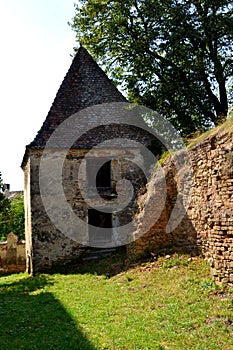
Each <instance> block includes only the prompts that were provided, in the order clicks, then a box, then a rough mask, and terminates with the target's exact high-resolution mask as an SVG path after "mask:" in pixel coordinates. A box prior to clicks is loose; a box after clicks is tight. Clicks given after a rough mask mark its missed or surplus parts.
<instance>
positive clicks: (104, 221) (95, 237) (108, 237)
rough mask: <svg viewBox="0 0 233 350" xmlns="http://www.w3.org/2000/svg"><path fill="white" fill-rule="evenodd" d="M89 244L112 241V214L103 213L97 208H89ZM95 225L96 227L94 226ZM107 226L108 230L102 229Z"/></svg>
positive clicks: (101, 243) (95, 244)
mask: <svg viewBox="0 0 233 350" xmlns="http://www.w3.org/2000/svg"><path fill="white" fill-rule="evenodd" d="M88 224H90V225H92V226H89V244H90V245H91V246H98V245H103V246H104V244H106V243H111V242H112V214H111V213H103V212H101V211H98V210H96V209H89V210H88ZM93 226H94V227H93ZM102 228H106V230H104V231H103V230H101V229H102Z"/></svg>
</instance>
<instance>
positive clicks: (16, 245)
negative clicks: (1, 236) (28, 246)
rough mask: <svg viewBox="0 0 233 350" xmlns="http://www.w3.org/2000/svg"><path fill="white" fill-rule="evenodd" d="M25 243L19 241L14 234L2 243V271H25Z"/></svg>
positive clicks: (9, 235) (0, 259) (0, 253)
mask: <svg viewBox="0 0 233 350" xmlns="http://www.w3.org/2000/svg"><path fill="white" fill-rule="evenodd" d="M25 268H26V261H25V242H24V241H18V236H17V235H15V234H14V233H9V234H8V235H7V241H2V242H0V271H1V272H7V271H14V272H17V271H25Z"/></svg>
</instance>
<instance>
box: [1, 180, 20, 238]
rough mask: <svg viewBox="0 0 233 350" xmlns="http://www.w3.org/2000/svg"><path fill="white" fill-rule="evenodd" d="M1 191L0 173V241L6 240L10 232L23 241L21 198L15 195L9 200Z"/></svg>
mask: <svg viewBox="0 0 233 350" xmlns="http://www.w3.org/2000/svg"><path fill="white" fill-rule="evenodd" d="M2 191H3V181H2V175H1V173H0V239H6V236H7V234H8V233H10V232H14V233H15V234H17V235H18V237H19V239H24V203H23V196H21V195H16V196H15V197H14V198H13V200H12V201H11V200H9V199H8V198H7V197H6V196H5V195H4V193H3V192H2Z"/></svg>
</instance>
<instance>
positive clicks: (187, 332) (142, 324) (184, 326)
mask: <svg viewBox="0 0 233 350" xmlns="http://www.w3.org/2000/svg"><path fill="white" fill-rule="evenodd" d="M188 258H189V257H188V256H179V255H173V256H172V257H170V258H168V257H167V258H165V257H163V258H159V259H158V260H157V261H154V262H147V263H142V264H140V265H137V266H131V267H130V266H128V268H127V269H126V268H125V262H124V258H123V256H122V255H119V256H118V257H117V256H116V257H112V258H108V259H105V260H102V261H100V262H95V263H93V264H89V265H88V266H86V267H84V266H83V267H79V268H78V267H77V268H76V269H73V270H72V271H71V272H70V273H63V274H61V273H60V274H58V273H54V274H38V275H37V276H35V277H30V276H28V275H27V274H24V273H22V274H14V275H8V276H1V277H0V325H1V326H0V349H1V350H2V349H6V350H13V349H14V350H16V349H17V350H20V349H23V350H34V349H35V350H36V349H40V350H49V349H54V350H71V349H77V350H78V349H79V350H84V349H89V350H95V349H116V350H118V349H125V350H126V349H127V350H128V349H135V350H136V349H137V350H139V349H143V350H146V349H152V350H156V349H158V350H159V349H160V350H162V349H170V350H182V349H185V350H191V349H198V350H215V349H216V350H217V349H219V350H220V349H221V350H231V349H233V290H232V289H229V288H226V287H221V288H220V287H217V286H216V285H215V284H214V283H212V281H211V278H210V277H209V268H208V265H207V264H206V262H205V261H203V260H202V259H201V258H198V257H195V258H193V259H192V260H191V261H190V259H188ZM122 268H123V269H122Z"/></svg>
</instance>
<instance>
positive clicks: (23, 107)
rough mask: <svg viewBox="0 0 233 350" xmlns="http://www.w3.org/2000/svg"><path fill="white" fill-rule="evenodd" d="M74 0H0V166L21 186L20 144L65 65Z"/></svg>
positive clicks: (36, 125) (36, 124) (31, 133)
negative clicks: (69, 23)
mask: <svg viewBox="0 0 233 350" xmlns="http://www.w3.org/2000/svg"><path fill="white" fill-rule="evenodd" d="M73 4H74V0H0V43H1V55H0V111H1V124H0V127H1V134H0V171H1V173H2V176H3V180H4V182H6V183H10V185H11V189H12V190H22V189H23V171H22V169H21V168H20V164H21V161H22V158H23V155H24V151H25V146H26V145H27V144H28V143H30V142H31V141H32V140H33V138H34V137H35V135H36V133H37V131H38V130H39V129H40V127H41V125H42V123H43V121H44V119H45V117H46V115H47V113H48V111H49V109H50V106H51V104H52V102H53V99H54V97H55V95H56V92H57V90H58V88H59V86H60V84H61V82H62V80H63V78H64V76H65V74H66V72H67V70H68V68H69V66H70V64H71V60H72V59H71V57H70V54H72V53H73V47H74V46H75V34H74V33H73V31H72V30H71V28H70V27H69V26H68V24H67V22H68V21H71V19H72V17H73V15H74V5H73Z"/></svg>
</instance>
